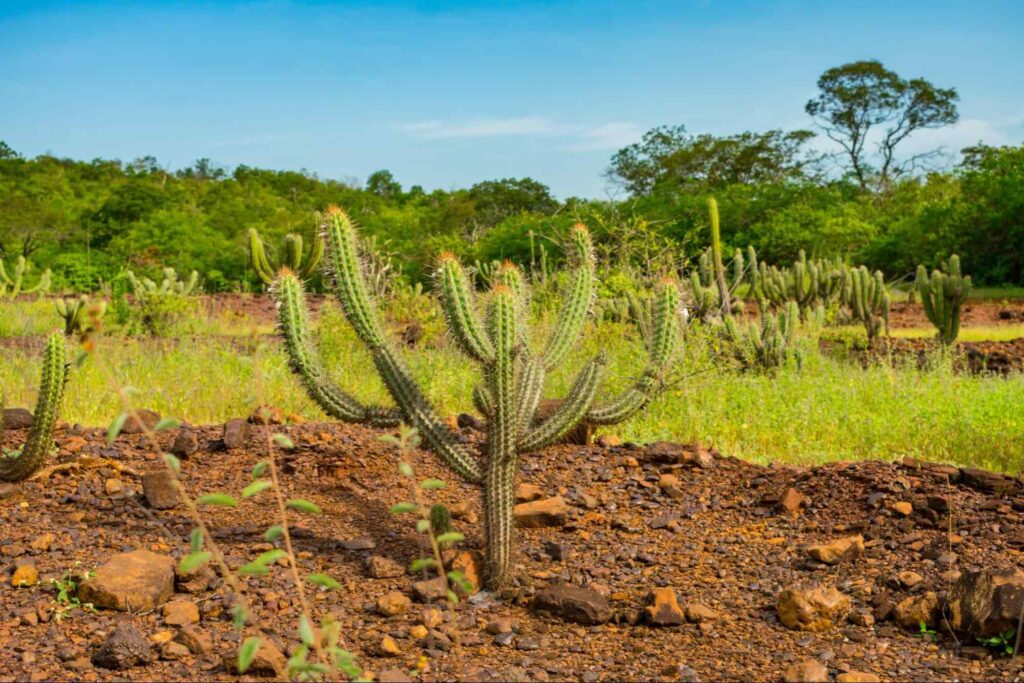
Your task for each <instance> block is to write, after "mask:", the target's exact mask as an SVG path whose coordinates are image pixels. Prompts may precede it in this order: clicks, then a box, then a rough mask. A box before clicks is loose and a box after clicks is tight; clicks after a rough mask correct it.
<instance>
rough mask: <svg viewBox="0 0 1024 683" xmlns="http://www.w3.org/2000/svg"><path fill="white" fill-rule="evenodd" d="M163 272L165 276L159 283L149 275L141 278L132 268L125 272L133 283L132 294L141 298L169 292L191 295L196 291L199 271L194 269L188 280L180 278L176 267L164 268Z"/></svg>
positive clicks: (131, 283)
mask: <svg viewBox="0 0 1024 683" xmlns="http://www.w3.org/2000/svg"><path fill="white" fill-rule="evenodd" d="M163 274H164V278H163V280H161V281H160V283H159V284H157V283H156V282H154V281H153V280H150V279H149V278H148V277H144V278H141V279H140V278H139V277H138V276H137V275H135V273H133V272H132V271H130V270H129V271H128V272H126V273H125V277H126V278H127V279H128V284H129V285H131V288H132V294H134V295H135V297H136V298H137V299H140V300H141V299H146V298H152V297H159V296H165V295H168V294H177V295H179V296H190V295H191V294H192V292H194V291H195V289H196V285H197V284H199V273H197V272H196V271H194V270H193V271H192V273H191V274H189V276H188V279H187V280H181V279H179V278H178V274H177V273H176V272H175V270H174V268H164V270H163Z"/></svg>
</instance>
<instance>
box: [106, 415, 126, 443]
mask: <svg viewBox="0 0 1024 683" xmlns="http://www.w3.org/2000/svg"><path fill="white" fill-rule="evenodd" d="M127 421H128V413H121V414H120V415H118V416H117V417H115V418H114V421H113V422H111V423H110V426H109V427H108V428H107V443H110V444H112V443H114V441H116V440H117V435H118V434H120V433H121V430H122V429H124V423H125V422H127Z"/></svg>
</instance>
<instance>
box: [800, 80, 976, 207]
mask: <svg viewBox="0 0 1024 683" xmlns="http://www.w3.org/2000/svg"><path fill="white" fill-rule="evenodd" d="M818 90H819V91H820V92H819V94H818V96H817V97H816V98H814V99H812V100H810V101H808V102H807V104H806V106H805V107H804V110H805V111H806V112H807V113H808V114H809V115H810V116H811V117H812V118H813V119H814V123H815V125H816V126H818V127H819V128H821V130H822V131H824V133H825V135H826V136H828V138H829V139H830V140H833V141H834V142H836V143H837V144H838V145H839V146H840V147H841V148H842V150H843V154H845V156H846V157H848V159H849V163H850V169H851V170H852V172H853V174H854V176H855V177H856V178H857V182H858V183H859V184H860V186H861V188H862V189H867V187H868V185H869V183H870V181H871V180H872V178H873V177H874V176H875V170H874V168H873V167H872V164H871V159H870V158H869V153H868V151H867V149H868V146H869V145H874V147H875V149H876V156H877V158H878V163H879V166H878V170H877V180H878V183H879V184H880V186H881V187H888V186H889V183H890V182H891V181H892V179H893V178H894V177H897V176H899V175H902V174H904V173H907V172H909V171H911V170H913V169H914V168H915V167H916V166H917V165H918V164H919V163H920V162H921V161H923V160H924V159H925V158H927V157H929V156H931V155H933V154H934V153H935V152H934V151H931V152H926V153H924V154H917V155H914V156H912V157H910V158H908V159H904V160H903V161H897V159H896V156H895V153H896V147H897V146H899V144H900V143H901V142H903V141H904V140H906V139H907V137H909V136H910V135H911V134H912V133H914V132H915V131H918V130H923V129H926V128H941V127H942V126H945V125H949V124H951V123H955V122H956V121H957V119H958V118H959V114H958V113H957V109H956V101H957V100H958V99H959V95H957V92H956V90H955V89H954V88H946V89H944V88H937V87H935V86H934V85H932V84H931V83H930V82H928V81H926V80H925V79H923V78H914V79H911V80H909V81H908V80H904V79H903V78H901V77H900V76H899V75H898V74H897V73H896V72H894V71H890V70H889V69H886V68H885V67H884V66H882V63H881V62H878V61H875V60H868V61H861V62H851V63H849V64H844V65H842V66H837V67H834V68H832V69H829V70H828V71H826V72H825V73H823V74H822V75H821V78H819V79H818ZM875 126H882V127H883V131H882V134H881V137H880V138H878V139H877V141H876V140H875V139H874V138H873V137H872V136H871V135H870V133H871V129H872V128H874V127H875Z"/></svg>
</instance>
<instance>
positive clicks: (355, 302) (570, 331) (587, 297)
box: [273, 208, 679, 589]
mask: <svg viewBox="0 0 1024 683" xmlns="http://www.w3.org/2000/svg"><path fill="white" fill-rule="evenodd" d="M324 227H325V229H326V233H327V252H328V257H329V259H328V260H329V269H330V273H331V275H332V279H333V280H334V291H335V294H336V295H337V297H338V300H339V301H340V303H341V307H342V310H343V311H344V313H345V317H346V318H347V320H348V321H349V323H350V324H351V325H352V327H353V329H354V330H355V332H356V334H357V336H358V337H359V338H360V339H361V340H362V342H363V343H364V344H365V345H366V347H367V348H368V349H369V351H370V355H371V357H372V359H373V363H374V366H375V367H376V369H377V373H378V374H379V375H380V377H381V379H382V380H383V381H384V385H385V387H386V388H387V390H388V393H389V394H390V395H391V398H392V400H393V401H394V402H395V404H396V406H397V408H395V409H382V408H372V407H366V406H363V405H362V404H361V403H360V402H359V401H357V400H355V399H354V398H352V397H351V396H348V395H347V394H344V392H340V391H339V390H337V389H336V387H334V386H333V385H332V384H330V383H329V382H328V381H327V380H326V377H325V376H324V371H323V367H322V364H321V363H320V362H319V360H318V358H317V357H316V354H315V350H314V349H313V345H312V344H311V342H310V338H309V331H308V329H307V319H308V316H307V314H306V313H305V302H304V299H303V293H302V285H301V281H300V280H299V278H298V277H297V276H296V275H295V274H294V273H291V272H284V273H281V274H280V275H279V276H278V278H277V282H276V283H275V285H274V287H273V291H274V292H275V296H276V297H277V300H278V305H279V307H280V324H281V328H282V334H283V336H284V337H285V342H286V348H287V349H288V352H289V354H290V356H291V361H292V367H293V368H294V369H295V370H296V371H297V372H298V373H299V374H300V376H302V378H303V383H304V384H305V386H306V388H307V390H309V393H310V395H311V396H312V397H313V398H314V400H316V401H317V402H318V403H320V405H321V406H323V407H324V408H325V410H328V409H329V410H328V411H329V412H330V411H332V410H333V411H334V412H333V413H332V414H335V415H336V416H337V417H339V418H340V419H344V420H347V421H351V422H371V423H372V422H374V421H377V422H378V423H391V424H394V423H395V422H397V421H398V420H403V421H406V422H409V423H411V424H412V425H413V426H414V427H415V428H416V429H417V431H418V433H419V434H420V436H421V437H422V438H423V441H424V443H425V445H426V446H427V447H428V448H429V449H430V450H432V451H433V452H434V453H435V454H436V455H437V456H438V457H439V458H440V459H441V460H442V461H443V462H444V463H445V464H446V465H448V466H449V467H450V468H451V469H452V470H453V471H455V472H456V473H458V474H459V475H460V476H461V477H462V478H463V479H465V480H466V481H468V482H471V483H475V484H480V485H482V486H483V489H484V519H485V533H486V541H487V545H486V552H485V582H486V584H487V585H488V587H490V588H492V589H493V588H500V587H502V586H503V585H505V584H506V583H507V582H508V580H509V578H510V576H509V571H510V568H511V564H512V552H513V543H512V534H513V524H514V522H513V516H512V508H513V506H514V504H515V495H514V489H515V479H516V474H517V471H518V466H517V459H518V457H519V456H520V455H521V454H524V453H529V452H533V451H536V450H538V449H540V448H543V447H545V446H547V445H549V444H552V443H555V442H556V441H558V440H559V439H560V438H562V437H563V436H564V435H565V434H567V433H569V432H570V431H571V430H572V429H573V428H574V427H576V426H577V425H578V424H580V423H582V422H584V421H586V422H588V423H590V424H595V425H597V424H615V423H618V422H621V421H623V420H626V419H628V418H629V417H630V416H632V415H634V414H635V413H637V412H638V411H639V410H641V409H642V408H644V407H645V406H646V405H647V404H648V403H649V402H650V401H651V399H652V398H653V397H654V396H655V395H656V393H657V392H658V390H660V388H661V387H662V384H663V382H662V380H663V377H664V374H665V372H666V370H667V368H668V365H669V361H670V359H671V356H672V354H673V352H674V351H675V350H676V348H677V346H678V344H677V338H678V331H679V315H678V314H679V291H678V288H677V287H676V285H675V283H674V282H672V281H669V280H665V281H662V282H660V283H659V284H658V286H657V287H656V288H655V294H654V304H653V309H654V320H655V322H654V332H653V334H652V335H651V336H650V338H649V339H648V340H647V341H648V362H647V367H646V369H645V370H644V371H643V373H642V374H641V375H640V377H639V378H638V379H636V380H635V382H634V383H633V385H632V386H630V387H629V388H627V389H626V390H625V391H624V392H623V393H622V394H620V395H619V396H617V397H615V398H614V399H612V400H611V401H610V402H608V403H606V404H604V405H601V406H596V405H595V403H596V398H597V393H598V388H599V385H600V379H601V375H602V369H603V366H604V358H603V357H602V356H597V357H595V358H593V359H591V360H589V361H587V362H585V363H583V365H582V369H581V370H580V372H579V374H578V375H577V377H576V380H575V382H574V383H573V385H572V388H571V389H570V392H569V395H568V396H567V397H566V399H565V401H563V402H562V403H561V405H560V406H559V407H558V408H557V409H556V410H555V411H554V412H553V413H552V414H551V415H550V416H548V417H547V418H546V419H543V420H539V421H538V420H537V419H536V415H537V409H538V405H539V404H540V400H541V397H542V396H543V393H544V387H545V379H546V377H547V376H548V374H549V373H550V372H551V371H552V370H553V369H555V368H556V367H558V366H559V365H560V364H561V363H562V362H563V361H565V359H566V358H567V356H568V355H569V354H570V352H571V351H572V349H573V347H574V346H575V344H576V342H577V340H578V338H579V336H580V335H581V334H582V331H583V327H584V323H585V321H586V319H587V315H588V312H589V310H590V305H591V302H592V300H593V294H594V285H595V279H596V278H595V273H594V255H593V247H592V245H591V242H590V234H589V233H588V231H587V229H586V228H585V227H583V226H582V225H576V226H574V227H573V229H572V230H571V232H570V235H569V237H570V240H569V263H570V272H569V273H568V278H567V281H568V286H567V290H566V294H565V301H564V305H563V307H562V312H561V315H560V317H559V319H558V322H557V323H556V325H555V328H554V332H553V333H552V335H551V337H550V339H548V340H547V343H546V344H545V345H544V346H543V348H535V347H534V345H533V343H531V342H532V340H531V334H530V329H529V319H528V313H527V312H528V311H529V291H528V288H527V285H526V281H525V278H524V277H523V274H522V272H521V271H520V270H519V268H517V267H516V266H514V265H512V264H510V263H506V264H502V265H501V266H500V267H499V268H498V270H497V271H496V272H495V273H494V276H493V282H492V283H491V286H490V290H489V291H488V292H487V293H486V294H478V293H477V292H476V291H475V290H474V288H473V287H472V286H471V284H470V279H469V276H468V275H467V273H466V271H465V270H464V269H463V267H462V265H461V264H460V263H459V262H458V260H457V259H456V258H455V257H454V256H452V255H450V254H446V255H442V256H441V257H440V259H439V261H438V266H437V271H436V277H437V286H438V290H439V295H440V299H441V307H442V309H443V311H444V313H445V318H446V320H447V323H448V327H449V330H450V333H451V337H452V339H453V340H454V342H455V343H456V345H457V346H458V348H459V349H460V350H461V351H462V352H463V353H464V354H465V355H466V356H468V357H469V358H470V359H472V360H473V361H475V362H476V363H477V364H479V366H480V367H481V369H482V370H483V375H484V382H483V384H482V385H481V386H479V387H478V388H477V390H476V391H475V392H474V397H473V398H474V403H475V404H476V405H477V406H478V408H479V409H480V410H481V412H483V413H484V416H485V417H486V418H487V422H486V430H487V440H486V445H485V446H484V449H483V451H484V452H483V453H482V454H480V455H477V454H475V453H473V452H471V451H470V450H469V449H467V447H466V446H465V445H464V444H463V443H462V441H460V440H459V438H458V437H457V435H456V434H455V433H454V432H453V431H452V429H451V428H450V427H449V426H448V425H446V424H445V422H444V421H443V420H442V419H441V418H440V417H439V416H438V414H437V412H436V411H435V410H434V408H433V407H432V406H431V404H430V403H429V402H428V400H427V398H426V396H425V395H424V393H423V390H422V389H421V388H420V385H419V384H418V383H417V382H416V380H415V379H414V378H413V377H412V375H411V373H410V372H409V370H408V368H407V367H406V365H405V363H404V362H403V360H402V358H401V357H400V356H399V354H398V353H397V347H396V345H395V343H394V342H392V341H390V340H389V339H388V337H387V336H386V335H385V333H384V328H383V327H382V325H381V323H380V316H379V314H378V313H377V309H376V306H375V305H374V303H373V300H372V299H371V298H370V296H369V294H368V285H367V283H366V279H365V275H364V272H363V262H362V260H361V259H360V256H359V253H358V249H357V233H356V229H355V226H354V225H353V223H352V221H351V220H350V219H349V218H348V216H347V215H346V214H345V212H344V211H342V210H341V209H339V208H331V209H328V211H327V213H326V215H325V226H324ZM481 309H483V310H482V311H481ZM481 312H482V313H483V314H482V315H481ZM325 387H327V388H328V389H329V391H324V388H325ZM481 456H482V457H481Z"/></svg>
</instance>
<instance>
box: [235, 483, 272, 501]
mask: <svg viewBox="0 0 1024 683" xmlns="http://www.w3.org/2000/svg"><path fill="white" fill-rule="evenodd" d="M273 485H274V482H272V481H270V480H269V479H257V480H256V481H254V482H253V483H251V484H249V485H248V486H246V487H245V488H244V489H242V498H252V497H253V496H255V495H256V494H257V493H259V492H261V491H266V490H267V489H269V488H271V487H272V486H273Z"/></svg>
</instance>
